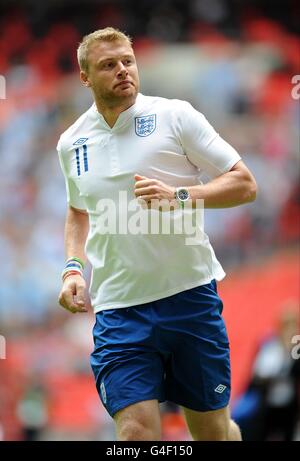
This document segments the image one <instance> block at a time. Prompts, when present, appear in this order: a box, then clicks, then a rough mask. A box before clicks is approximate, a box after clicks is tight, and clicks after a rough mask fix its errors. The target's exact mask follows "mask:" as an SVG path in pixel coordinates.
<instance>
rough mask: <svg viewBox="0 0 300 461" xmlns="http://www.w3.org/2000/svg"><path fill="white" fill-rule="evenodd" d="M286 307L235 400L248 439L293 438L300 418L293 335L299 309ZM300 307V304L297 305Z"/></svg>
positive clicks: (299, 376) (299, 371)
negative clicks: (248, 378) (247, 385)
mask: <svg viewBox="0 0 300 461" xmlns="http://www.w3.org/2000/svg"><path fill="white" fill-rule="evenodd" d="M293 307H294V308H293V309H292V310H290V309H289V308H285V309H283V311H282V313H281V315H280V318H279V321H278V331H277V333H275V334H274V335H273V336H271V337H269V338H267V339H266V340H264V341H263V342H262V343H261V345H260V346H259V349H258V352H257V354H256V357H255V360H254V365H253V370H252V378H251V381H250V384H249V387H248V389H247V391H246V392H245V394H244V395H243V396H241V397H240V399H239V400H238V401H237V402H236V403H235V406H234V410H233V416H234V417H235V419H236V420H237V422H239V423H240V426H241V429H242V434H243V439H244V440H281V441H292V440H294V438H295V436H296V429H297V425H298V423H299V421H300V360H299V359H295V358H293V357H292V354H291V350H292V347H293V343H292V338H293V336H294V335H296V334H298V333H299V314H300V313H299V310H298V311H297V310H295V305H294V306H293ZM296 307H298V306H296Z"/></svg>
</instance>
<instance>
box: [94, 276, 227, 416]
mask: <svg viewBox="0 0 300 461" xmlns="http://www.w3.org/2000/svg"><path fill="white" fill-rule="evenodd" d="M222 309H223V304H222V301H221V299H220V298H219V296H218V294H217V287H216V282H215V280H213V281H212V282H210V283H208V284H207V285H202V286H198V287H196V288H192V289H191V290H186V291H182V292H181V293H177V294H176V295H173V296H169V297H167V298H163V299H160V300H158V301H153V302H150V303H146V304H142V305H139V306H133V307H129V308H119V309H108V310H103V311H101V312H98V313H97V314H96V323H95V326H94V330H93V335H94V343H95V348H94V352H93V353H92V354H91V366H92V369H93V372H94V375H95V379H96V386H97V389H98V392H99V395H100V398H101V400H102V403H103V405H104V407H105V408H106V410H107V411H108V413H109V414H110V415H111V416H113V415H114V414H115V413H116V412H117V411H119V410H121V409H123V408H125V407H127V406H128V405H131V404H133V403H137V402H140V401H143V400H152V399H157V400H158V401H160V402H163V401H165V400H168V401H171V402H174V403H177V404H178V405H182V406H184V407H186V408H189V409H192V410H195V411H210V410H216V409H219V408H223V407H225V406H227V405H228V402H229V398H230V363H229V343H228V337H227V333H226V328H225V324H224V321H223V318H222V316H221V313H222Z"/></svg>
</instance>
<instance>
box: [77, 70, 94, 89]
mask: <svg viewBox="0 0 300 461" xmlns="http://www.w3.org/2000/svg"><path fill="white" fill-rule="evenodd" d="M80 80H81V83H82V84H83V85H84V86H86V87H87V88H89V87H90V86H92V85H91V82H90V80H89V77H88V75H87V73H86V72H84V71H83V70H81V71H80Z"/></svg>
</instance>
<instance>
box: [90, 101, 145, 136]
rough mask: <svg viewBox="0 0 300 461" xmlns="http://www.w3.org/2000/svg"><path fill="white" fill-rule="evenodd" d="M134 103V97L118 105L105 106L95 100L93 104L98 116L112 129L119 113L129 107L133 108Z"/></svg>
mask: <svg viewBox="0 0 300 461" xmlns="http://www.w3.org/2000/svg"><path fill="white" fill-rule="evenodd" d="M135 101H136V95H135V96H134V97H132V98H130V99H129V100H126V101H124V102H123V103H122V104H119V105H112V106H109V105H106V104H103V102H102V101H99V100H95V104H96V107H97V110H98V112H99V113H100V114H102V115H103V117H104V119H105V121H106V123H107V124H108V125H109V126H110V127H111V128H112V127H113V126H114V124H115V123H116V121H117V119H118V117H119V115H120V114H121V112H124V110H127V109H129V107H131V106H133V104H134V103H135Z"/></svg>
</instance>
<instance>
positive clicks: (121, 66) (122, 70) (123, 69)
mask: <svg viewBox="0 0 300 461" xmlns="http://www.w3.org/2000/svg"><path fill="white" fill-rule="evenodd" d="M127 75H128V70H127V69H126V67H125V66H124V64H123V63H122V62H120V63H119V69H118V73H117V76H118V77H122V78H124V77H127Z"/></svg>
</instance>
